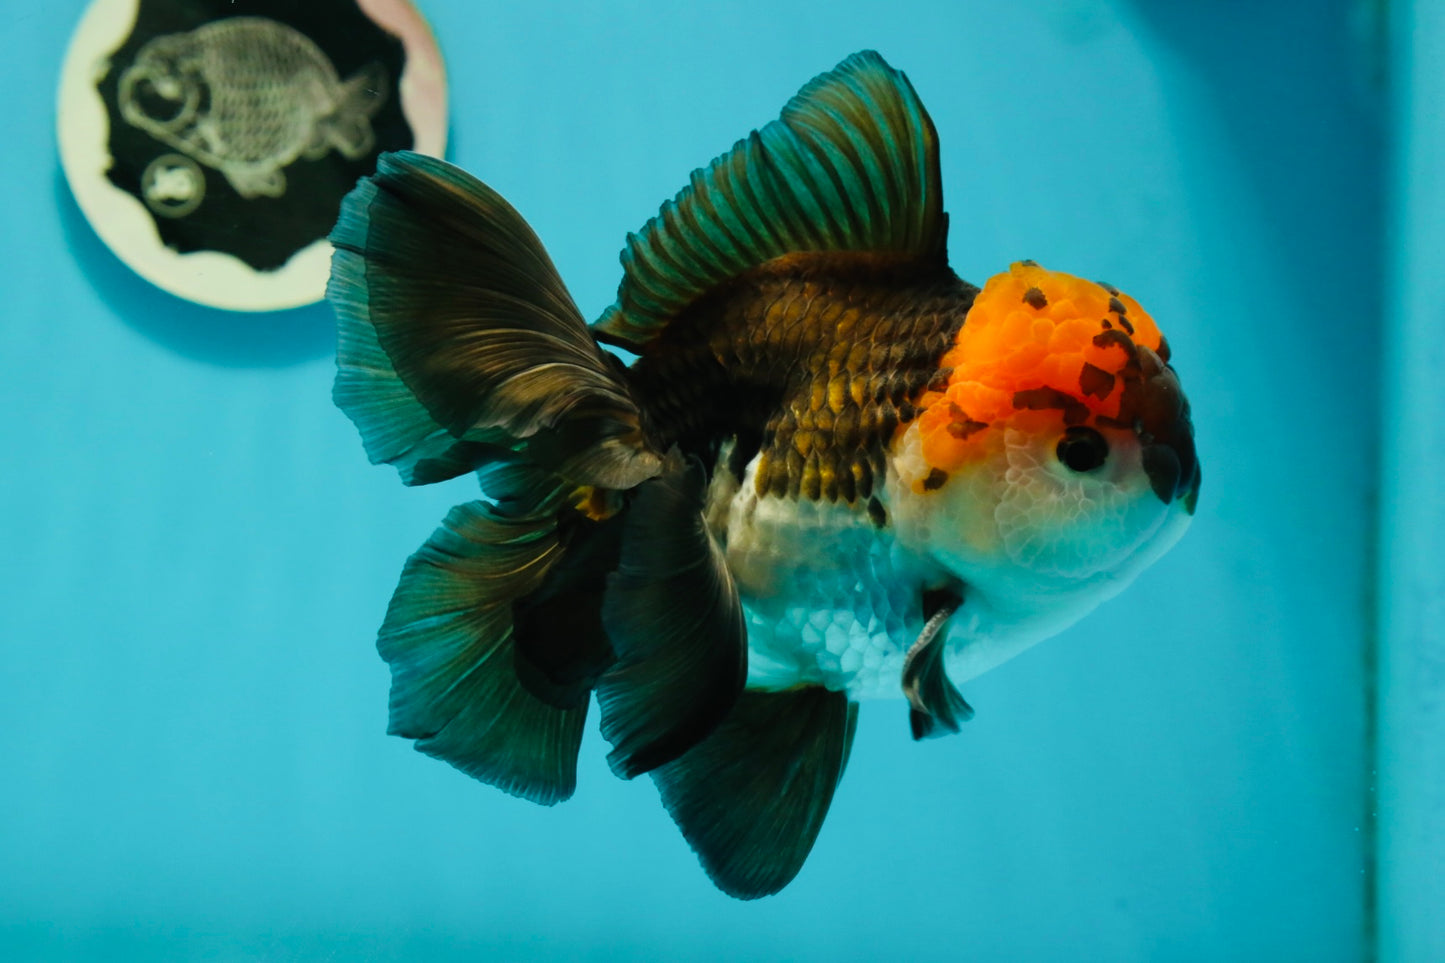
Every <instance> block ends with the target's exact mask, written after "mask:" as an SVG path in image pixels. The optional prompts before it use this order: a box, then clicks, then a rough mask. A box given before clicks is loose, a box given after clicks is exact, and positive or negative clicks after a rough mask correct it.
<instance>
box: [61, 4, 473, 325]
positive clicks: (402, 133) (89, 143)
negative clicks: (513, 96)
mask: <svg viewBox="0 0 1445 963" xmlns="http://www.w3.org/2000/svg"><path fill="white" fill-rule="evenodd" d="M238 8H241V9H239V10H238ZM446 125H447V108H446V80H445V74H444V71H443V67H442V60H441V53H440V51H439V50H438V49H437V46H436V42H435V40H434V39H433V37H432V34H431V30H430V28H429V27H428V26H427V24H426V21H425V20H424V19H423V18H422V16H421V14H420V13H418V12H417V10H416V8H415V7H414V6H413V5H412V3H411V0H306V2H305V3H298V2H296V0H247V2H246V3H245V4H244V5H241V4H236V3H235V2H234V0H94V2H93V3H92V4H91V6H90V8H89V9H88V10H87V11H86V13H85V16H84V18H83V19H82V20H81V22H80V25H79V27H78V28H77V29H76V32H75V36H74V37H73V38H72V39H71V43H70V50H69V52H68V53H67V55H66V59H65V67H64V69H63V72H62V75H61V82H60V97H59V104H58V118H57V126H58V133H59V140H60V155H61V163H62V165H63V166H64V168H65V176H66V180H67V181H68V182H69V183H70V189H71V191H72V192H73V193H74V195H75V199H76V202H77V203H78V204H79V205H80V209H81V210H82V211H83V212H84V214H85V216H86V218H87V219H88V220H89V221H90V223H91V225H92V226H93V227H94V228H95V231H96V233H97V234H98V235H100V237H101V239H102V240H103V241H104V242H105V243H106V244H107V245H108V246H109V247H110V249H111V250H112V251H114V252H115V253H116V254H117V255H118V256H119V257H120V259H121V260H122V261H124V262H125V263H126V264H128V265H129V266H130V267H131V268H132V269H134V270H135V271H136V272H137V273H138V274H140V275H141V276H142V277H144V278H146V279H147V280H149V281H151V282H152V283H153V284H156V285H157V286H159V287H162V288H164V289H165V290H167V291H170V292H171V293H173V294H177V295H179V296H181V297H183V298H187V299H188V300H191V301H196V302H198V303H201V304H205V305H209V306H211V307H218V308H229V309H232V310H239V311H272V310H280V309H283V308H294V307H298V306H300V305H304V304H309V303H312V302H314V301H317V300H319V299H320V298H321V297H322V295H323V294H324V292H325V288H326V278H327V275H328V272H329V269H330V259H331V246H330V244H329V243H328V242H327V240H326V235H327V234H328V233H329V232H330V230H331V227H332V225H333V224H334V223H335V222H336V214H337V211H338V210H339V208H340V206H341V199H342V197H344V196H345V195H346V193H347V192H348V191H350V190H351V188H352V187H353V186H355V184H356V181H357V179H358V178H360V177H363V176H365V175H367V174H369V173H371V172H372V171H373V170H375V167H376V158H377V155H378V154H380V153H381V152H382V151H388V150H401V149H411V150H418V151H421V152H422V153H426V154H432V155H435V156H438V157H440V156H441V155H442V154H443V152H444V151H445V148H446Z"/></svg>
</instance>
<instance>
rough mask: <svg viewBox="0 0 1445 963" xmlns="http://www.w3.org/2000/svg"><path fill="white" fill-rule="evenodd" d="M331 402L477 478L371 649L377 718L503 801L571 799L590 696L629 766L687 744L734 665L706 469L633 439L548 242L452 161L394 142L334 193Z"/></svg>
mask: <svg viewBox="0 0 1445 963" xmlns="http://www.w3.org/2000/svg"><path fill="white" fill-rule="evenodd" d="M331 239H332V242H333V243H334V245H335V246H336V255H335V258H334V260H333V262H332V278H331V285H330V287H329V288H328V292H327V293H328V297H329V298H330V299H331V302H332V304H333V306H334V307H335V310H336V314H337V318H338V326H339V342H338V352H337V367H338V370H337V377H336V384H335V390H334V398H335V401H336V404H337V405H338V406H339V407H340V408H341V409H342V411H344V412H345V413H346V414H347V415H348V416H349V417H350V418H351V420H352V421H353V422H354V423H355V424H356V426H357V428H358V429H359V430H360V432H361V437H362V442H363V444H364V446H365V448H366V451H367V454H368V455H369V457H370V458H371V460H372V462H374V463H385V464H390V465H393V466H395V467H396V468H397V470H398V471H399V472H400V474H401V477H402V480H403V481H404V482H405V483H407V484H409V485H419V484H427V483H430V482H436V481H441V480H443V479H447V478H452V477H454V476H457V475H461V474H464V473H466V472H468V471H474V470H477V471H480V472H481V473H482V476H483V487H484V489H485V490H486V494H487V496H488V501H477V502H471V503H468V504H466V505H461V506H458V507H457V508H455V509H453V510H452V512H451V514H450V515H449V516H448V517H447V519H446V520H445V522H444V523H443V524H442V527H441V528H440V529H438V530H437V531H436V533H435V534H433V536H432V538H431V539H430V540H429V541H428V542H427V543H426V544H425V545H424V546H423V547H422V548H421V549H420V550H419V551H418V552H417V553H416V554H415V555H413V556H412V558H411V559H410V560H409V561H408V562H407V564H406V567H405V569H404V570H403V572H402V577H401V580H400V583H399V584H398V586H397V589H396V593H395V595H394V596H393V598H392V602H391V606H390V608H389V609H388V611H387V616H386V621H385V623H384V624H383V626H382V630H381V634H380V638H379V640H378V648H379V650H380V652H381V655H382V657H383V658H385V659H386V661H387V662H388V663H390V665H391V668H392V693H391V721H390V731H391V732H393V733H396V734H398V735H402V736H405V737H407V738H411V739H415V740H417V748H418V749H420V750H422V751H423V752H426V753H429V754H431V755H434V756H438V757H440V758H442V759H445V760H446V761H447V762H450V763H451V764H452V765H454V766H456V767H457V768H459V769H462V770H463V771H465V772H467V773H468V774H470V775H472V776H475V777H476V778H478V779H481V780H483V781H485V782H488V783H491V784H493V785H496V786H498V787H500V788H502V789H504V790H506V791H507V792H510V793H513V794H514V795H519V796H523V797H525V798H528V799H532V800H535V801H537V802H540V803H545V804H551V803H554V802H557V801H559V800H562V799H565V798H567V797H568V796H569V795H571V793H572V790H573V787H574V784H575V776H576V758H577V747H578V743H579V741H580V739H581V731H582V724H583V720H584V718H585V715H586V712H587V706H588V702H589V699H590V696H591V693H592V691H593V690H594V689H595V690H596V691H597V692H598V696H599V702H600V704H601V707H602V729H603V734H604V736H606V737H607V738H608V740H609V741H611V742H612V744H613V746H614V751H613V753H612V755H611V757H610V762H611V763H612V766H613V769H614V770H615V771H616V772H618V774H619V775H623V776H627V777H631V776H634V775H636V774H638V773H640V772H645V771H650V770H653V769H655V768H657V767H659V766H662V765H665V764H666V763H668V762H669V761H671V760H673V759H676V758H677V757H678V756H680V755H681V754H682V753H684V752H686V751H687V750H688V749H690V748H691V747H692V746H694V745H696V744H697V743H698V742H699V741H700V740H702V739H703V738H704V737H706V736H707V735H708V734H709V733H710V732H711V731H712V730H713V729H714V728H715V727H716V725H717V724H718V723H719V722H720V721H721V720H722V719H723V718H724V717H725V716H726V714H727V712H728V711H729V710H730V709H731V708H732V705H733V703H734V702H735V701H736V699H737V696H738V693H739V692H740V691H741V689H742V686H743V682H744V680H745V678H746V672H747V669H746V642H745V638H744V632H743V628H742V614H741V607H740V604H739V602H738V599H737V594H736V591H735V589H734V587H733V584H732V579H731V576H730V575H729V574H728V571H727V568H726V566H725V565H723V563H722V559H721V556H720V554H719V553H718V552H717V551H716V548H715V546H714V545H713V544H712V542H711V535H710V534H709V533H708V531H707V528H706V526H705V524H704V523H703V516H702V505H703V491H704V488H705V479H704V477H703V473H702V470H701V468H700V467H699V466H698V465H697V464H696V463H695V462H690V461H689V460H687V459H685V458H683V457H682V456H680V455H678V454H676V453H672V454H669V455H668V456H666V457H664V456H663V455H661V454H660V453H659V452H657V451H655V450H653V449H652V448H651V447H650V446H649V445H648V444H647V441H646V439H645V437H644V433H643V428H642V418H641V412H640V410H639V408H638V406H637V404H636V403H635V401H634V400H633V398H632V395H631V392H630V389H629V387H628V384H627V380H626V372H625V369H624V368H623V367H622V365H621V363H620V362H619V361H618V360H617V359H616V358H615V357H613V356H612V355H610V354H608V353H607V352H606V351H604V350H603V349H602V348H601V347H600V346H599V345H598V344H597V343H596V341H594V340H593V338H592V336H591V334H590V333H589V332H588V329H587V326H586V324H585V323H584V321H583V319H582V316H581V314H580V313H579V312H578V310H577V307H576V305H575V304H574V303H573V301H572V298H571V297H570V295H569V294H568V293H567V291H566V289H565V287H564V286H563V284H562V282H561V279H560V278H559V277H558V275H557V272H556V269H555V268H554V267H553V265H552V262H551V260H550V259H549V258H548V257H547V254H546V251H545V250H544V249H543V247H542V244H541V242H540V241H539V240H538V239H537V237H536V235H535V234H533V232H532V230H531V229H530V228H529V227H528V226H527V224H526V222H525V221H524V220H523V219H522V217H521V215H519V214H518V213H517V212H516V211H515V210H513V209H512V208H511V206H510V205H508V204H507V203H506V201H504V200H503V199H502V198H501V197H500V196H499V195H497V194H496V193H495V192H494V191H492V190H491V189H490V188H488V187H486V185H484V184H482V183H481V182H480V181H477V180H476V179H475V178H472V177H470V176H469V175H467V174H466V173H464V172H462V171H461V170H459V169H457V168H455V167H452V166H451V165H449V164H446V163H444V162H443V161H439V160H436V159H434V158H430V157H425V156H422V155H419V154H411V153H402V154H383V155H382V156H381V158H380V163H379V165H378V170H377V173H376V175H375V176H373V177H370V178H367V179H366V180H363V181H362V182H361V183H360V184H359V185H358V186H357V188H356V189H355V190H354V191H353V192H352V193H351V194H350V195H349V196H348V197H347V198H346V200H345V201H344V202H343V204H342V210H341V218H340V221H339V222H338V224H337V226H336V229H335V231H334V232H333V233H332V237H331Z"/></svg>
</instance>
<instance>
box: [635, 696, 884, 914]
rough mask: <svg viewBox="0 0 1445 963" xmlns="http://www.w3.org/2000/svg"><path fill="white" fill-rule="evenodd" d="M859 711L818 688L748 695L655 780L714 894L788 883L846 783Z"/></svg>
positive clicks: (760, 892)
mask: <svg viewBox="0 0 1445 963" xmlns="http://www.w3.org/2000/svg"><path fill="white" fill-rule="evenodd" d="M857 723H858V705H857V703H853V702H849V701H848V698H847V696H845V695H844V694H843V693H841V692H830V691H828V690H827V689H822V688H819V687H816V686H811V687H807V688H802V689H792V690H788V691H786V692H755V691H751V690H750V691H746V692H744V693H743V694H742V696H741V697H740V698H739V699H738V703H737V705H736V706H735V707H734V708H733V711H732V713H731V714H730V715H729V716H728V717H727V719H726V720H724V722H723V723H722V725H720V726H718V728H717V729H716V730H714V731H713V733H712V734H711V735H710V736H708V737H707V738H706V739H704V740H703V741H702V742H700V743H699V744H698V745H696V746H694V747H693V748H692V749H690V750H688V751H687V753H686V754H684V755H683V756H682V757H681V758H679V759H677V760H676V761H674V762H670V763H668V764H667V765H665V766H662V767H661V768H659V769H656V770H654V771H653V773H652V778H653V780H654V781H655V782H656V783H657V788H658V790H659V792H661V794H662V803H663V805H664V806H666V807H667V811H668V813H669V814H670V815H671V816H672V818H673V821H674V822H676V823H677V825H678V828H679V829H681V830H682V834H683V836H684V837H686V839H687V841H688V844H689V845H691V846H692V848H693V850H694V851H695V852H696V853H697V855H698V860H699V861H700V862H701V863H702V866H703V869H704V870H706V871H707V874H708V876H710V877H711V878H712V881H713V882H714V883H716V884H717V886H718V888H719V889H721V890H722V891H723V892H725V893H727V894H728V895H730V896H735V897H737V898H739V899H757V898H758V897H760V896H768V895H770V894H772V893H776V892H777V891H778V890H780V889H782V888H783V887H784V886H786V885H788V883H790V882H791V881H792V879H793V877H794V876H796V875H797V874H798V870H800V869H802V867H803V861H804V860H806V859H807V858H808V853H809V852H810V851H811V850H812V848H813V843H814V841H815V840H816V839H817V838H818V830H819V829H821V828H822V825H823V819H824V817H825V816H827V814H828V807H829V806H830V805H831V804H832V801H833V792H834V790H835V789H836V788H837V786H838V781H839V780H840V779H841V778H842V777H843V770H844V768H845V767H846V766H847V763H848V753H849V751H850V750H851V748H852V745H853V732H854V729H855V728H856V726H857Z"/></svg>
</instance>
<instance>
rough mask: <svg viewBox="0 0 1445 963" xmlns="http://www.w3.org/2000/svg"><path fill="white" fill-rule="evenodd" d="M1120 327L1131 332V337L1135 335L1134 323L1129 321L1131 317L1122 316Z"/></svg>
mask: <svg viewBox="0 0 1445 963" xmlns="http://www.w3.org/2000/svg"><path fill="white" fill-rule="evenodd" d="M1119 327H1121V328H1123V329H1124V330H1125V331H1127V332H1128V333H1129V337H1131V338H1132V337H1133V336H1134V325H1132V324H1130V323H1129V319H1128V318H1120V319H1119Z"/></svg>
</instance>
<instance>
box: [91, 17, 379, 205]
mask: <svg viewBox="0 0 1445 963" xmlns="http://www.w3.org/2000/svg"><path fill="white" fill-rule="evenodd" d="M386 87H387V77H386V71H385V69H384V68H383V67H382V66H381V65H379V64H371V65H368V66H367V67H365V68H363V69H362V70H360V71H358V72H357V73H356V74H355V75H353V76H352V77H350V78H348V79H347V80H345V81H343V80H341V79H340V77H339V76H338V75H337V73H336V68H335V67H334V66H332V64H331V61H330V60H329V59H328V58H327V56H326V54H324V53H322V51H321V50H320V48H318V47H317V46H316V44H314V43H312V42H311V40H310V39H309V38H307V37H306V36H305V35H304V34H302V33H301V32H299V31H297V30H295V29H293V28H291V27H289V26H286V25H285V24H282V23H278V22H276V21H274V20H270V19H267V18H265V17H228V18H226V19H223V20H216V21H214V22H212V23H208V24H206V25H204V26H202V27H198V28H197V29H195V30H191V31H189V32H186V33H174V34H167V35H165V36H162V37H157V38H155V39H154V40H152V41H150V42H149V43H147V44H146V45H145V46H144V47H142V48H141V50H140V52H139V53H138V54H137V55H136V58H135V62H134V63H132V64H131V66H130V67H129V68H128V69H127V70H126V71H125V73H124V74H122V75H121V80H120V97H119V99H120V110H121V115H122V116H123V117H124V118H125V119H126V121H127V122H129V123H130V124H132V125H133V126H135V127H138V128H140V129H141V130H144V131H145V132H146V133H148V134H150V135H151V136H152V137H154V138H156V139H157V140H159V141H161V142H162V143H165V144H167V145H169V146H170V147H172V148H174V149H175V150H178V151H181V152H183V153H185V154H187V155H189V156H190V157H193V158H195V159H196V160H197V161H199V162H201V163H202V164H205V165H207V166H209V167H212V168H215V169H216V170H218V171H220V172H221V174H223V175H224V176H225V178H226V180H227V181H228V182H229V183H230V184H231V186H232V187H233V188H235V190H236V193H238V194H240V195H241V196H242V197H245V198H253V197H280V196H282V195H283V194H285V192H286V175H285V173H284V168H285V167H286V166H287V165H288V164H291V163H292V162H293V161H295V160H296V159H297V158H298V157H305V158H307V159H309V160H317V159H319V158H321V157H324V156H325V155H326V154H327V152H329V151H330V150H331V149H332V148H335V149H336V150H337V151H339V152H340V153H341V154H342V155H343V156H344V157H346V158H348V159H351V160H355V159H357V158H359V157H362V156H364V155H365V154H366V153H367V152H368V151H369V150H371V148H372V144H373V143H374V135H373V132H372V127H371V117H372V115H373V114H375V113H376V111H377V108H379V107H380V106H381V104H382V102H383V100H384V99H385V96H386Z"/></svg>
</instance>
